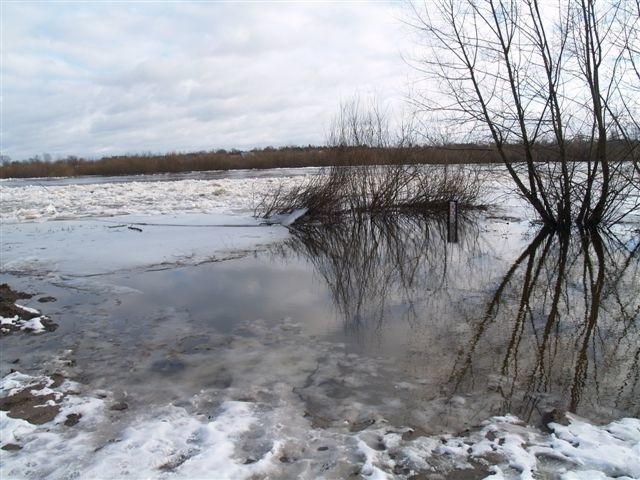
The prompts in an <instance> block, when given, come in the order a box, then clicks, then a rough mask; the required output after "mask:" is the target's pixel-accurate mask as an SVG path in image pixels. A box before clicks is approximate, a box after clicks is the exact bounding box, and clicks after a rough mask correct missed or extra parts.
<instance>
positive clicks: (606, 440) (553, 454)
mask: <svg viewBox="0 0 640 480" xmlns="http://www.w3.org/2000/svg"><path fill="white" fill-rule="evenodd" d="M240 331H242V335H233V336H232V337H231V338H230V339H229V342H228V345H229V346H228V347H227V348H226V349H225V351H224V357H223V358H221V359H220V361H221V362H223V364H224V365H227V366H228V368H229V369H230V370H231V371H230V374H231V375H232V378H233V383H232V386H231V387H229V388H227V389H225V390H224V391H219V390H215V389H211V387H206V386H205V385H206V382H205V381H202V383H201V384H202V385H203V388H202V389H201V391H200V393H199V394H198V395H195V396H194V397H192V398H185V399H184V400H185V401H184V402H182V404H181V405H175V404H165V403H162V402H160V403H158V402H156V403H151V404H144V405H141V406H140V408H137V409H136V408H135V407H133V406H132V407H131V408H130V409H129V410H126V411H123V412H120V411H113V410H110V409H109V405H111V404H112V403H113V401H114V399H115V398H116V395H115V394H114V393H112V392H110V391H108V390H92V389H91V387H90V386H88V385H82V384H79V383H76V382H71V381H68V380H67V381H65V382H64V383H63V384H62V385H61V386H58V387H53V381H52V380H51V379H48V377H46V376H30V375H26V374H23V373H19V372H15V373H12V374H10V375H7V376H6V377H4V378H3V379H2V380H1V381H0V391H1V392H2V393H3V395H9V394H11V393H15V392H17V391H19V390H20V389H22V388H25V387H27V388H28V387H30V386H33V385H36V384H37V385H39V387H38V388H33V390H36V391H35V392H34V393H36V394H38V395H45V394H48V393H55V394H56V397H55V398H56V400H55V402H56V403H57V404H59V405H60V407H61V409H60V412H59V414H58V415H57V416H56V418H55V419H54V420H52V421H51V422H49V423H46V424H43V425H39V426H35V425H31V424H29V423H27V422H26V421H24V420H20V419H15V418H10V417H8V415H7V414H6V413H5V412H0V427H1V430H2V444H3V445H4V444H7V443H17V444H19V445H20V446H21V447H22V448H21V449H20V450H18V451H11V452H8V451H0V459H1V460H2V467H1V470H0V473H2V475H3V477H8V478H43V477H52V478H62V477H64V478H76V477H80V478H170V479H174V478H175V479H182V478H185V479H186V478H210V477H211V475H212V472H215V477H216V478H234V479H236V478H237V479H246V478H256V477H271V478H302V479H315V478H344V477H348V476H349V475H350V474H351V473H353V472H354V468H355V469H357V471H358V472H359V473H360V475H361V476H363V477H364V478H370V479H387V478H409V477H411V475H414V474H416V473H419V472H433V473H435V472H441V473H445V474H446V473H447V472H449V476H450V477H451V478H455V472H457V471H461V470H467V469H472V468H476V467H478V466H480V470H479V472H482V471H483V470H484V471H487V472H491V471H492V472H494V473H495V475H489V477H488V478H505V479H520V480H526V479H533V478H539V477H540V476H543V474H544V473H545V472H549V471H553V472H555V473H556V474H560V478H563V479H585V478H601V479H607V480H608V479H612V478H620V479H627V480H629V479H633V478H638V477H639V475H640V465H639V464H638V458H639V456H638V453H639V450H640V420H638V419H633V418H623V419H619V420H616V421H613V422H611V423H609V424H607V425H602V426H598V425H593V424H590V423H588V422H586V421H585V420H583V419H580V418H578V417H575V416H572V415H569V416H568V421H569V423H568V425H566V426H564V425H560V424H551V425H550V426H551V428H552V430H553V432H552V433H545V432H542V431H540V430H538V429H537V428H535V427H532V426H529V425H526V424H525V423H524V422H522V421H521V420H520V419H518V418H517V417H515V416H512V415H507V416H499V417H492V418H489V419H487V420H486V421H485V422H483V423H482V425H481V426H479V427H478V428H474V429H471V430H470V431H469V432H466V433H464V434H458V435H451V434H444V435H442V434H438V435H428V434H424V435H422V436H417V438H415V439H412V440H411V439H407V440H405V439H403V433H404V432H406V431H408V430H409V429H408V428H407V427H403V426H402V425H392V424H389V422H388V421H386V420H385V419H384V417H382V416H377V417H376V420H375V422H373V423H371V424H367V425H368V426H365V428H364V429H362V430H361V431H355V432H352V431H351V430H350V428H349V426H350V425H352V424H353V422H354V421H355V420H356V419H358V418H361V417H359V415H361V414H362V412H363V411H366V409H367V408H371V407H366V406H365V405H364V404H361V403H359V402H357V401H351V402H349V404H346V403H345V404H342V403H339V402H338V403H335V404H334V406H333V407H332V408H333V410H334V411H335V413H336V415H337V416H338V418H342V419H344V421H338V422H335V423H333V424H331V425H328V426H326V427H323V428H312V427H311V425H310V420H309V419H308V418H307V417H306V412H307V408H308V406H307V404H306V403H305V402H303V401H301V398H300V397H299V396H298V395H297V394H296V391H299V390H300V389H301V388H303V387H302V386H303V385H304V384H306V383H307V382H308V379H309V378H310V376H309V375H310V374H312V375H313V378H314V381H315V382H317V383H318V385H319V386H322V385H327V384H328V383H329V382H330V381H331V380H332V379H334V378H336V376H337V375H339V372H340V370H341V368H343V367H344V365H345V364H346V363H347V362H353V365H354V368H359V372H358V373H354V375H355V374H357V375H358V376H361V377H362V376H364V378H365V379H366V376H367V375H371V376H374V375H375V376H379V375H383V374H384V372H383V371H381V370H380V369H379V368H376V367H375V364H374V363H373V362H372V361H370V360H368V359H367V358H364V357H361V356H359V355H354V354H353V353H349V352H347V351H345V350H344V349H342V348H341V347H339V346H336V345H331V344H326V343H324V342H318V341H315V342H313V341H312V342H309V341H306V342H305V341H304V334H303V333H302V331H301V330H300V329H299V328H297V325H296V324H295V323H293V322H292V321H291V320H288V321H286V322H284V323H283V324H282V325H281V326H280V327H279V328H272V327H267V326H266V325H265V324H264V323H262V322H259V321H258V322H247V323H246V324H243V325H241V326H240V327H239V329H238V332H239V333H240ZM216 343H218V342H216ZM274 345H277V346H278V348H277V349H274ZM203 373H204V372H203ZM315 395H316V397H315V398H316V400H317V401H318V402H322V401H324V400H323V399H326V400H331V401H335V399H334V398H330V397H331V393H330V392H325V393H322V392H320V391H318V390H316V391H315ZM323 395H324V396H323ZM327 395H329V396H327ZM425 408H428V405H427V406H425ZM70 414H81V417H80V421H79V423H78V424H77V425H75V426H73V427H68V426H65V425H64V421H65V419H66V417H67V415H70ZM381 446H382V447H381ZM54 452H55V453H54ZM550 459H552V460H553V463H552V464H550V463H549V462H550ZM550 465H551V466H550ZM398 472H401V473H398Z"/></svg>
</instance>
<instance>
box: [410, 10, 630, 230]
mask: <svg viewBox="0 0 640 480" xmlns="http://www.w3.org/2000/svg"><path fill="white" fill-rule="evenodd" d="M636 1H637V0H636ZM410 8H411V20H410V21H409V23H410V24H411V25H412V26H413V27H414V28H415V29H416V30H417V31H418V32H419V33H421V34H422V35H423V39H424V41H425V42H426V45H427V46H428V47H429V49H428V53H427V56H426V57H425V58H423V59H421V61H420V63H419V67H420V68H421V69H423V71H424V72H425V73H426V74H427V75H428V77H429V78H430V79H431V80H432V81H434V80H435V81H436V82H437V88H438V90H439V91H440V92H441V95H435V96H433V95H429V96H427V95H423V96H422V97H421V98H420V100H419V102H420V104H421V105H422V106H423V107H424V108H425V109H426V110H428V111H430V112H437V113H438V114H439V115H441V116H442V115H447V116H448V119H449V120H450V121H452V122H455V124H457V125H464V126H466V128H467V129H468V130H469V131H473V132H476V133H477V134H479V138H483V137H485V138H486V137H488V140H489V142H490V144H491V145H492V146H493V148H494V149H495V151H496V153H497V154H498V155H499V157H500V158H501V160H502V162H503V163H504V165H505V166H506V168H507V170H508V172H509V174H510V176H511V178H512V179H513V182H514V184H515V186H516V188H517V191H518V192H519V193H520V194H521V195H522V196H524V197H525V198H526V199H527V201H528V202H529V203H530V204H531V205H532V206H533V208H534V209H535V210H536V212H537V214H538V215H539V216H540V217H541V219H542V220H543V221H544V222H545V223H546V224H548V225H551V226H554V227H556V228H568V227H569V226H570V225H572V224H578V225H580V226H585V227H591V226H596V225H600V224H603V223H612V222H615V221H618V220H620V219H621V218H622V217H623V216H625V215H626V214H627V213H628V212H629V211H630V210H631V208H633V207H636V206H637V205H629V202H628V201H627V195H628V194H629V193H630V190H631V189H634V188H635V189H637V176H638V169H637V164H636V168H635V170H634V167H633V162H631V161H628V160H632V159H633V158H634V157H633V155H634V152H635V154H636V155H637V151H636V150H637V148H638V139H637V138H634V136H633V134H632V132H631V130H630V128H631V127H632V126H633V124H634V123H633V122H634V121H635V120H634V119H635V118H637V117H635V116H634V109H635V106H636V105H637V104H638V102H637V90H636V91H635V92H634V90H633V89H632V88H629V85H634V84H633V82H632V81H631V80H630V78H631V77H632V76H633V74H634V73H635V74H636V75H637V70H634V69H633V67H634V65H636V64H635V63H634V62H635V61H636V60H637V51H636V50H637V46H635V44H634V43H633V38H634V37H633V36H634V35H637V22H636V23H635V24H634V25H632V26H631V27H629V24H628V22H627V21H626V20H625V19H624V18H627V17H629V15H628V12H627V10H625V9H624V8H623V3H622V2H614V1H611V2H608V3H604V2H596V0H558V3H557V4H556V6H555V10H554V9H549V7H548V4H545V6H544V11H543V6H542V5H541V2H539V1H538V0H522V1H520V0H431V1H428V2H424V3H422V4H418V3H412V4H411V7H410ZM625 16H626V17H625ZM625 35H626V36H625ZM630 95H635V97H634V99H631V100H630V99H629V96H630ZM618 139H624V142H620V141H617V140H618ZM542 160H544V161H542ZM636 203H637V202H636Z"/></svg>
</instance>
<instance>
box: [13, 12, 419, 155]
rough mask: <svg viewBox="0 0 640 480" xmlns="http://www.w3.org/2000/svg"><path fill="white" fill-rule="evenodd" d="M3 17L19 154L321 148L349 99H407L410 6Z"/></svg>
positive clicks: (394, 102) (392, 104)
mask: <svg viewBox="0 0 640 480" xmlns="http://www.w3.org/2000/svg"><path fill="white" fill-rule="evenodd" d="M1 13H2V19H1V24H2V45H1V60H2V65H1V82H2V85H1V90H2V91H1V108H2V111H1V120H2V125H1V143H2V145H1V147H2V148H1V149H2V154H3V155H8V156H10V157H11V158H12V159H13V160H21V159H25V158H29V157H32V156H35V155H40V156H42V155H43V153H44V152H47V153H48V154H50V155H51V156H52V157H53V158H57V157H59V156H60V157H62V156H67V155H77V156H81V157H89V158H99V157H102V156H108V155H114V154H126V153H145V152H152V153H163V152H169V151H178V152H187V151H199V150H213V149H218V148H227V149H229V148H239V149H243V150H246V149H250V148H253V147H264V146H268V145H272V146H283V145H308V144H313V145H319V144H323V143H325V141H326V137H327V131H328V128H329V125H330V122H331V120H332V118H333V116H334V115H335V114H336V113H337V111H338V108H339V105H340V102H341V101H348V100H349V99H351V98H353V97H354V96H355V95H358V96H360V97H364V98H371V97H372V96H375V97H376V98H377V101H378V102H379V103H381V104H382V105H383V106H385V107H387V108H390V109H391V110H394V111H395V110H398V109H402V108H404V107H403V105H404V104H405V103H406V93H407V85H408V78H409V77H410V75H411V71H410V70H411V67H409V66H408V65H407V63H406V62H405V61H404V60H403V55H404V54H405V51H406V50H407V49H409V48H410V45H411V40H410V38H409V37H410V35H409V34H408V32H407V29H406V27H405V26H404V25H403V23H402V22H401V20H400V19H401V18H402V9H401V5H400V4H399V3H394V2H375V3H374V2H368V3H362V2H358V3H356V2H352V3H345V2H339V3H337V2H335V3H334V2H315V3H311V2H307V3H301V2H297V3H288V2H210V1H204V2H202V1H201V2H130V1H122V2H28V1H20V2H11V1H5V0H2V5H1Z"/></svg>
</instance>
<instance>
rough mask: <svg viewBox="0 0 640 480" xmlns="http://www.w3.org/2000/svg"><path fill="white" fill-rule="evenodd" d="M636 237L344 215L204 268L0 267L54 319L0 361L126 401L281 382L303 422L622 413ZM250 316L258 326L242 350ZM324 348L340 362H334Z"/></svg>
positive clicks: (459, 423) (630, 381) (454, 422)
mask: <svg viewBox="0 0 640 480" xmlns="http://www.w3.org/2000/svg"><path fill="white" fill-rule="evenodd" d="M523 231H524V232H525V233H523ZM639 245H640V242H639V240H638V235H637V232H634V231H633V230H629V231H627V232H621V233H620V234H619V235H618V236H615V235H613V234H607V235H605V234H597V233H592V234H590V235H584V236H580V235H574V236H571V237H565V236H560V235H557V234H550V233H547V232H544V231H538V230H536V229H535V227H531V228H529V227H528V226H523V224H522V223H520V224H513V223H511V224H510V223H509V222H508V220H500V219H487V218H483V217H476V218H470V219H467V220H466V221H463V222H462V223H461V226H460V241H459V242H458V243H448V242H447V238H446V229H445V225H444V224H443V223H442V222H441V221H439V220H438V219H434V218H416V217H399V218H395V219H391V220H389V219H387V220H385V221H382V220H371V219H368V218H364V219H363V218H360V219H349V220H348V221H345V222H340V223H337V224H334V225H330V226H314V225H303V226H298V227H296V228H295V229H292V230H291V236H290V238H288V239H287V240H285V241H284V242H280V243H276V244H273V245H271V246H269V247H268V248H262V249H259V250H257V251H255V252H253V253H251V254H248V255H244V256H243V257H242V258H235V259H231V260H226V261H220V262H208V263H203V264H199V265H191V266H179V265H165V266H163V267H162V268H152V269H147V270H145V269H135V270H131V271H126V270H125V271H119V272H118V273H112V274H106V275H98V276H90V277H89V276H87V277H78V278H74V281H73V282H72V283H70V282H69V281H66V280H65V279H61V278H54V277H52V276H51V275H49V276H39V277H33V276H21V275H19V274H16V273H14V274H3V275H2V276H1V278H0V280H2V281H3V282H4V281H6V282H9V283H10V284H13V285H15V286H16V287H18V288H20V289H25V290H30V291H32V292H39V293H40V294H41V295H53V296H54V297H56V298H57V301H56V302H54V303H48V304H45V305H43V306H42V309H43V310H44V313H46V314H48V315H50V316H51V317H52V319H54V321H56V323H58V324H59V328H58V329H57V330H56V331H55V332H51V333H47V334H45V335H40V336H27V335H23V336H17V335H16V336H14V337H13V338H12V339H11V342H5V345H4V346H3V350H4V352H3V358H5V359H7V360H11V361H13V360H14V359H20V360H19V363H20V365H21V371H25V372H26V373H28V370H29V369H32V370H33V371H39V370H42V369H44V370H45V371H46V370H50V371H51V372H53V371H54V370H55V369H56V368H57V366H58V365H59V363H60V362H67V366H68V367H69V369H70V371H72V372H74V375H75V377H76V379H78V380H80V381H81V382H83V383H87V384H90V385H92V386H93V387H94V388H104V389H106V390H109V391H115V392H120V393H121V394H122V395H126V396H127V398H129V402H130V403H131V405H132V408H135V407H136V405H138V406H143V405H149V404H163V403H166V402H172V403H174V404H177V405H182V404H184V405H187V404H189V399H191V398H192V397H193V396H194V395H197V394H198V393H199V392H201V391H203V390H204V389H209V390H214V391H217V392H220V395H221V398H224V397H225V395H227V394H225V393H224V392H232V391H236V390H237V391H238V392H239V391H240V390H242V391H243V392H244V393H243V394H245V393H246V392H247V391H248V389H249V390H250V387H251V385H255V384H262V385H263V386H264V385H267V386H268V385H270V380H269V378H270V376H273V378H274V379H275V378H287V377H290V378H291V383H292V384H293V385H294V387H293V390H294V393H295V394H296V395H297V396H298V397H299V398H300V399H301V400H302V401H303V402H304V403H305V405H306V407H305V411H306V414H307V415H308V416H309V417H310V418H311V421H312V424H313V426H316V427H330V426H332V425H337V424H339V423H340V422H342V421H343V420H344V418H345V415H347V413H346V412H349V411H351V410H352V409H353V408H354V405H356V406H357V408H358V411H359V413H358V415H356V417H354V418H357V419H359V421H361V422H365V423H363V424H362V426H363V428H364V426H366V422H367V421H369V420H368V419H371V418H374V417H375V418H378V417H384V418H385V420H386V421H387V422H389V423H390V424H392V425H404V426H411V427H412V428H415V429H416V431H418V432H428V433H437V432H443V431H450V432H458V431H461V430H462V429H464V428H469V427H471V426H473V425H475V424H476V423H477V422H479V421H481V420H484V419H486V418H488V417H490V416H492V415H502V414H506V413H512V414H514V415H517V416H519V417H520V418H522V419H523V420H525V421H527V422H529V423H531V424H537V425H542V424H543V423H544V422H545V421H548V418H549V415H550V412H552V411H553V410H554V409H555V410H556V411H571V412H575V413H578V414H579V415H581V416H584V417H587V418H590V419H592V420H593V421H602V422H605V421H609V420H612V419H616V418H620V417H624V416H632V417H638V416H640V404H639V402H638V401H637V399H638V398H640V368H639V362H640V332H639V331H638V329H639V327H640V324H639V323H638V322H639V318H638V317H639V315H640V297H639V293H638V292H639V289H638V286H639V285H640V267H639V265H640V246H639ZM67 280H68V279H67ZM256 324H259V325H262V326H263V327H264V329H266V332H267V334H266V335H265V336H262V337H260V339H259V341H258V340H256V341H255V342H254V343H251V342H252V341H253V340H252V339H253V338H254V337H255V335H256V334H255V332H254V331H253V329H252V328H253V327H252V325H256ZM270 330H273V331H274V332H275V331H277V332H279V333H278V335H275V334H274V336H273V338H271V337H269V335H268V332H269V331H270ZM293 347H295V348H293ZM335 349H340V351H341V352H342V351H343V352H346V355H347V357H346V358H351V359H353V361H351V362H350V361H344V362H339V363H336V364H335V365H334V364H333V363H332V352H333V351H334V350H335ZM64 352H68V356H69V358H66V357H65V355H67V354H65V353H64ZM305 352H309V355H308V358H305ZM349 355H351V357H349ZM54 357H55V358H58V360H56V362H58V363H56V362H53V361H52V358H54ZM309 363H310V365H309ZM334 363H335V362H334ZM328 365H331V369H329V368H328ZM10 366H11V365H10V364H9V362H6V361H5V362H3V365H2V372H1V373H2V374H3V375H5V374H6V373H7V371H8V369H9V367H10ZM5 370H7V371H5ZM298 377H300V379H299V380H295V379H297V378H298ZM274 382H275V380H274ZM240 385H243V388H242V389H238V387H239V386H240ZM234 389H236V390H234ZM229 395H230V394H229ZM371 421H372V420H371Z"/></svg>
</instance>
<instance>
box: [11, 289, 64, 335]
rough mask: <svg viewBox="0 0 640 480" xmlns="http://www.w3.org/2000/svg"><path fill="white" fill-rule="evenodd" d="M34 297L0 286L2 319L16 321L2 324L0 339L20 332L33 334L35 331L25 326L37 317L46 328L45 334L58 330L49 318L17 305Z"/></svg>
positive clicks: (56, 325)
mask: <svg viewBox="0 0 640 480" xmlns="http://www.w3.org/2000/svg"><path fill="white" fill-rule="evenodd" d="M32 297H33V295H32V294H29V293H25V292H19V291H16V290H13V289H12V288H11V287H10V286H9V285H7V284H6V283H3V284H0V317H4V318H5V319H15V320H14V321H12V322H10V323H3V324H2V326H1V327H0V337H3V336H6V335H11V334H12V333H15V332H19V331H26V332H30V331H31V332H33V331H34V330H33V329H31V328H28V327H26V328H25V325H24V324H25V322H27V321H29V320H32V319H34V318H37V317H39V318H40V323H41V324H42V326H43V327H44V331H45V332H52V331H54V330H55V329H56V328H58V324H56V323H54V322H52V321H51V319H49V317H47V316H45V315H42V314H41V313H40V312H38V311H31V310H27V309H25V308H22V307H20V306H19V305H17V304H16V303H15V302H16V301H17V300H20V299H28V298H32ZM45 298H49V297H45ZM50 298H53V297H50Z"/></svg>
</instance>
